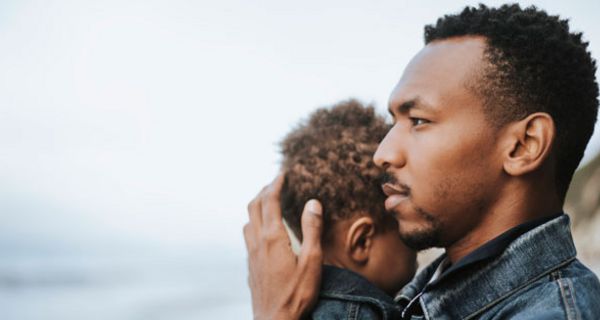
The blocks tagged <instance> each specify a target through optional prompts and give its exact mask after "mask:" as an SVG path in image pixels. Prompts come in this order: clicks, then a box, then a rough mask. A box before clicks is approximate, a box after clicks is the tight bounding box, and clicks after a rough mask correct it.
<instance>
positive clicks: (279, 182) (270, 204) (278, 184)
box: [261, 173, 285, 232]
mask: <svg viewBox="0 0 600 320" xmlns="http://www.w3.org/2000/svg"><path fill="white" fill-rule="evenodd" d="M283 181H284V175H283V174H281V173H280V174H279V175H278V176H277V177H276V178H275V180H273V182H271V184H270V185H269V187H268V188H267V189H265V190H264V192H263V194H262V199H261V201H262V202H261V205H262V221H263V224H264V225H265V226H270V227H267V229H271V227H275V228H276V229H282V231H284V232H285V230H284V229H283V223H282V221H281V219H282V218H281V203H280V202H279V197H280V194H281V188H282V187H283Z"/></svg>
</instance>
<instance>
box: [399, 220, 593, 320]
mask: <svg viewBox="0 0 600 320" xmlns="http://www.w3.org/2000/svg"><path fill="white" fill-rule="evenodd" d="M569 227H570V225H569V217H568V216H567V215H564V214H563V215H561V216H559V217H557V218H554V219H552V220H550V221H548V222H546V223H543V224H542V225H540V226H538V227H535V228H534V229H532V230H529V231H528V232H525V233H524V234H522V235H520V236H519V237H518V238H516V239H515V240H514V241H512V242H511V243H510V244H509V245H508V246H507V247H506V249H505V250H504V251H503V252H502V253H501V254H500V255H498V256H496V257H494V258H492V259H488V260H485V261H481V262H478V263H475V264H472V265H469V266H468V267H466V268H465V269H463V270H460V271H457V272H456V273H454V274H452V275H451V276H448V277H446V278H441V279H439V280H440V281H433V282H431V283H430V279H431V277H432V275H433V274H434V272H435V271H436V269H437V267H438V265H439V264H440V263H441V262H442V261H444V259H445V258H446V257H445V254H444V255H442V256H441V257H439V258H438V259H436V260H435V261H434V262H433V263H432V264H430V265H429V266H428V267H426V268H425V269H423V270H422V271H421V272H420V273H419V274H418V275H417V276H416V277H415V278H414V279H413V280H412V281H411V282H410V283H409V284H408V285H407V286H405V287H404V288H403V289H402V291H401V292H400V293H399V294H398V295H397V297H396V301H397V302H398V303H399V304H400V305H402V306H403V307H407V306H408V308H404V310H403V313H404V316H405V318H407V319H600V283H599V282H598V278H597V277H596V275H594V273H593V272H592V271H590V270H589V269H588V268H586V267H585V266H584V265H583V264H581V262H579V260H577V258H576V252H575V246H574V244H573V239H572V237H571V231H570V228H569ZM413 307H417V308H418V309H420V310H419V311H420V312H419V313H420V314H419V315H413V314H411V313H413V312H412V311H411V310H412V309H415V308H413Z"/></svg>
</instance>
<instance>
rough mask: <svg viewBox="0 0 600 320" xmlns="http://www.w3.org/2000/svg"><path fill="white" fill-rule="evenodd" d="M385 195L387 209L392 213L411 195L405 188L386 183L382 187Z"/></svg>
mask: <svg viewBox="0 0 600 320" xmlns="http://www.w3.org/2000/svg"><path fill="white" fill-rule="evenodd" d="M381 189H383V193H385V195H386V196H387V199H385V209H386V210H387V211H391V210H392V209H394V208H395V207H396V206H398V205H399V204H400V203H401V202H402V201H404V200H406V199H408V196H409V194H410V191H409V189H407V188H405V187H399V186H396V185H393V184H390V183H385V184H383V185H382V186H381Z"/></svg>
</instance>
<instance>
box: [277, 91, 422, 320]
mask: <svg viewBox="0 0 600 320" xmlns="http://www.w3.org/2000/svg"><path fill="white" fill-rule="evenodd" d="M388 129H389V125H386V123H385V121H384V119H383V118H382V117H380V116H378V115H376V114H375V111H374V109H373V107H364V106H362V105H361V104H360V103H359V102H357V101H355V100H349V101H346V102H342V103H339V104H337V105H335V106H333V107H332V108H330V109H325V108H323V109H319V110H317V111H315V112H314V113H312V114H311V116H310V118H309V119H308V121H306V122H305V123H301V124H300V125H299V126H298V127H297V128H295V130H293V131H292V132H290V133H289V134H288V135H287V136H286V137H285V138H284V140H283V141H282V142H281V147H282V154H283V169H284V170H285V172H286V173H285V175H286V177H285V182H284V185H283V189H282V193H281V205H282V211H283V217H284V220H285V222H286V224H287V225H288V227H289V228H290V229H291V230H292V232H293V233H294V235H295V236H296V237H297V238H298V239H300V240H301V239H302V232H301V225H300V216H301V213H302V209H303V207H304V204H305V203H306V201H308V200H309V199H318V200H320V201H321V204H322V205H323V223H324V224H323V226H324V228H323V236H322V239H321V243H322V248H323V257H324V263H325V265H324V266H323V277H322V282H321V291H320V295H319V301H318V303H317V305H316V307H315V309H314V310H313V312H312V314H311V315H312V318H313V319H346V318H348V319H391V318H396V317H398V312H399V309H398V307H396V305H395V303H394V301H393V299H392V296H393V295H394V294H395V293H396V292H398V291H399V290H400V289H401V288H402V287H403V286H404V285H405V284H406V283H408V281H409V280H410V279H411V278H412V276H413V275H414V272H415V268H416V262H415V261H416V254H415V252H414V251H412V250H410V249H409V248H408V247H406V246H405V245H404V243H403V242H402V240H401V239H400V236H399V233H398V224H397V222H396V220H395V218H394V217H393V216H392V215H390V214H388V213H386V212H385V208H384V201H385V195H384V194H383V192H382V190H381V184H380V181H379V177H380V175H381V174H382V171H381V170H380V169H379V168H377V167H376V166H375V165H374V163H373V160H372V157H373V153H374V152H375V150H376V149H377V145H378V144H379V142H380V141H381V140H382V139H383V137H384V136H385V134H386V133H387V131H388Z"/></svg>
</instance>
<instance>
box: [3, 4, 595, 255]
mask: <svg viewBox="0 0 600 320" xmlns="http://www.w3.org/2000/svg"><path fill="white" fill-rule="evenodd" d="M468 3H472V4H474V3H477V2H475V1H469V2H463V1H432V0H429V1H349V0H344V1H325V2H324V1H312V0H311V1H293V2H292V1H274V0H273V1H252V2H251V1H241V0H239V1H235V0H225V1H223V0H221V1H181V0H170V1H2V2H1V3H0V43H2V50H0V70H2V72H1V73H0V146H1V148H0V194H1V196H0V232H3V233H5V234H6V233H8V234H11V233H12V234H14V237H21V238H28V239H33V240H35V239H39V240H40V241H45V240H46V239H62V241H65V242H69V241H71V240H72V239H83V238H86V237H87V238H94V239H95V238H99V239H100V238H103V237H104V238H123V239H134V240H136V241H139V242H146V241H148V242H157V243H163V244H171V245H177V246H183V245H196V246H218V247H224V248H232V249H234V250H243V244H242V236H241V228H242V225H243V224H244V222H245V221H246V203H247V202H248V201H249V200H250V199H251V198H252V197H253V195H254V194H255V193H256V192H258V190H259V189H260V188H261V186H262V185H264V184H266V183H267V182H268V181H269V180H270V179H271V178H272V177H273V175H274V174H275V172H276V171H277V161H278V155H277V148H276V142H277V141H278V140H279V139H280V138H281V137H282V136H283V135H284V134H285V133H286V132H287V131H288V130H290V129H291V127H292V126H293V124H295V123H296V122H297V121H298V119H300V118H302V117H304V116H306V115H307V114H308V113H309V112H310V111H311V110H313V109H314V108H316V107H319V106H323V105H328V104H331V103H334V102H336V101H338V100H340V99H345V98H348V97H357V98H360V99H362V100H363V101H366V102H374V103H376V104H377V106H378V107H379V108H380V110H382V112H383V110H384V108H385V105H386V101H387V97H388V94H389V92H390V90H391V88H392V87H393V86H394V84H395V82H396V81H397V80H398V79H399V76H400V74H401V72H402V70H403V68H404V66H405V65H406V63H407V62H408V61H409V59H410V58H411V57H412V55H414V54H415V53H416V52H417V51H418V50H419V49H420V48H421V47H422V29H423V25H425V24H427V23H431V22H434V21H435V19H436V18H437V17H438V16H440V15H442V14H443V13H450V12H456V11H458V10H460V9H461V8H462V7H464V5H466V4H468ZM486 3H488V4H498V3H500V2H497V1H492V2H486ZM522 3H523V2H522ZM526 3H531V2H526ZM534 3H536V4H539V6H540V7H542V8H545V9H546V10H548V11H549V12H550V13H553V14H560V15H561V16H563V17H570V18H571V25H572V27H573V29H575V30H580V31H584V34H585V38H586V39H587V40H589V41H590V42H591V50H592V53H593V54H594V56H595V57H596V58H597V57H598V54H597V53H598V52H600V47H599V46H600V25H599V22H598V18H597V13H598V12H600V3H599V2H591V1H570V2H566V1H537V2H534ZM598 131H600V130H598V128H597V130H596V132H598ZM599 136H600V134H596V135H595V136H594V138H593V140H592V143H591V144H590V148H589V150H591V151H589V152H588V154H587V158H586V159H589V157H590V155H591V154H593V153H595V152H598V150H600V137H599Z"/></svg>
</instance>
